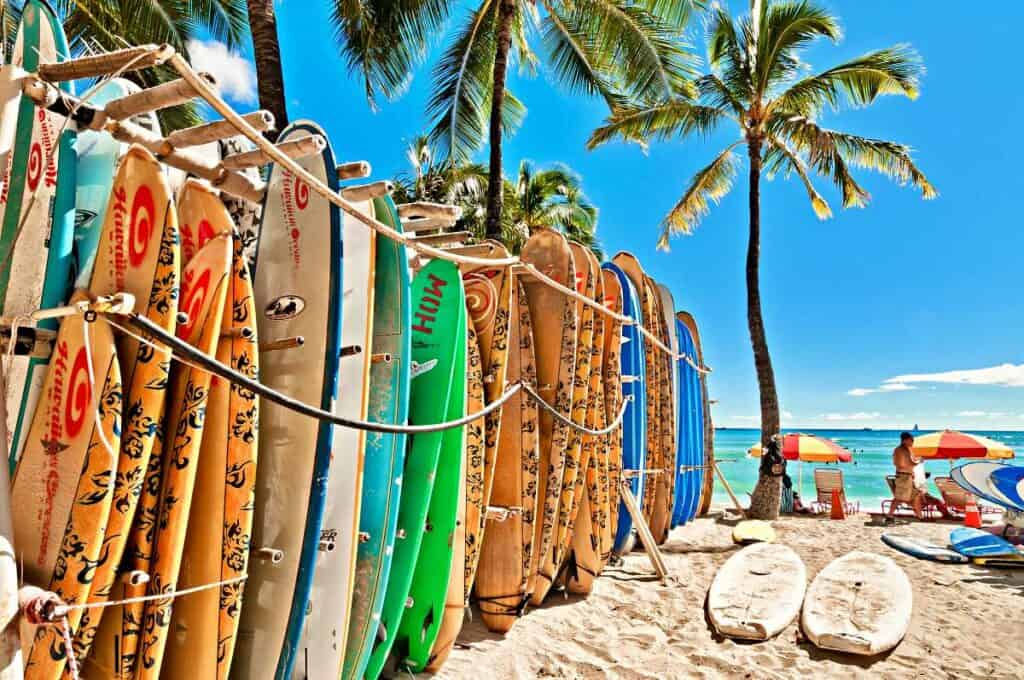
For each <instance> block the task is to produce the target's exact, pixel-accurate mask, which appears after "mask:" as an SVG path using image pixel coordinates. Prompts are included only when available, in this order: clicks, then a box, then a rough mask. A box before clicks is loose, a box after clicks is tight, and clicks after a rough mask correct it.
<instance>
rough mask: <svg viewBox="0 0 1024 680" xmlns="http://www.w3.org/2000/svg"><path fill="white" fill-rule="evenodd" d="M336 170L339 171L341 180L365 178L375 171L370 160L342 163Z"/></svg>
mask: <svg viewBox="0 0 1024 680" xmlns="http://www.w3.org/2000/svg"><path fill="white" fill-rule="evenodd" d="M334 170H335V172H337V173H338V179H340V180H346V179H363V178H364V177H369V176H370V173H371V172H372V171H373V169H372V166H371V165H370V163H369V161H351V162H348V163H341V164H339V165H338V166H337V167H335V169H334Z"/></svg>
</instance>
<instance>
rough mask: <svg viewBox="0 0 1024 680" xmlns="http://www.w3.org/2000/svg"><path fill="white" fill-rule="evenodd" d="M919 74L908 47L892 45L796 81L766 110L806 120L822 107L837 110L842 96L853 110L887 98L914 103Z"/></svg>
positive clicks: (918, 61) (915, 56)
mask: <svg viewBox="0 0 1024 680" xmlns="http://www.w3.org/2000/svg"><path fill="white" fill-rule="evenodd" d="M923 73H924V67H923V66H922V65H921V59H920V57H919V56H918V54H917V52H915V51H914V50H913V49H912V48H911V47H910V46H909V45H896V46H894V47H889V48H886V49H883V50H877V51H875V52H869V53H867V54H864V55H862V56H860V57H857V58H856V59H852V60H850V61H848V62H846V63H844V64H840V65H838V66H835V67H833V68H830V69H828V70H827V71H823V72H821V73H819V74H817V75H814V76H810V77H807V78H803V79H801V80H799V81H797V82H796V83H794V84H793V85H792V86H790V88H789V89H788V90H786V91H785V92H783V93H782V94H781V95H779V96H778V98H776V99H775V100H774V101H773V102H772V103H771V104H770V105H769V109H778V110H779V111H783V112H786V113H789V114H793V115H798V116H807V117H810V116H814V115H815V114H816V113H817V112H819V111H820V110H821V109H823V108H824V107H825V106H826V105H827V106H831V107H832V108H833V109H837V108H838V107H839V104H840V97H841V95H843V94H845V95H846V98H847V99H848V100H849V102H850V103H851V104H852V105H854V106H867V105H868V104H871V103H872V102H874V101H875V99H877V98H878V97H879V96H881V95H889V94H898V95H904V96H906V97H908V98H910V99H916V98H917V95H918V91H919V89H918V88H919V84H920V77H921V75H922V74H923Z"/></svg>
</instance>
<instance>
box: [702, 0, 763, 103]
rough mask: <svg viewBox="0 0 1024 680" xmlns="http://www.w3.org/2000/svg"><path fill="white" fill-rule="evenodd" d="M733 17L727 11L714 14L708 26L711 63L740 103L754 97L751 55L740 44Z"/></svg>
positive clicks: (721, 9) (718, 8)
mask: <svg viewBox="0 0 1024 680" xmlns="http://www.w3.org/2000/svg"><path fill="white" fill-rule="evenodd" d="M740 33H741V32H740V31H737V30H736V25H735V24H734V23H733V20H732V17H731V16H729V12H728V10H727V9H726V8H724V7H721V6H719V7H716V8H715V9H713V10H711V13H710V17H709V22H708V63H709V64H710V65H711V68H712V69H713V70H714V71H715V72H716V73H717V74H718V75H719V76H720V78H721V80H722V82H723V83H724V84H725V86H726V88H727V89H728V90H729V91H730V92H732V93H733V96H734V97H735V98H736V99H738V100H739V101H749V100H750V99H751V96H752V95H753V75H752V73H751V64H750V53H749V50H747V49H746V47H745V43H741V37H740Z"/></svg>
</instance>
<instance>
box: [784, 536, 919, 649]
mask: <svg viewBox="0 0 1024 680" xmlns="http://www.w3.org/2000/svg"><path fill="white" fill-rule="evenodd" d="M913 600H914V593H913V589H912V588H911V586H910V579H908V578H907V574H906V572H904V571H903V570H902V569H900V568H899V566H897V565H896V563H895V562H893V561H892V560H891V559H889V558H888V557H885V556H883V555H878V554H875V553H867V552H863V551H860V550H854V551H853V552H849V553H847V554H845V555H843V556H842V557H840V558H838V559H835V560H833V561H832V562H829V564H828V565H827V566H825V568H824V569H822V570H821V571H820V572H818V575H817V576H815V577H814V580H813V581H812V582H811V585H810V587H809V588H808V589H807V595H806V597H804V606H803V612H802V614H801V623H802V624H803V630H804V635H805V636H807V639H808V640H810V641H811V643H812V644H814V645H815V646H817V647H821V648H822V649H831V650H834V651H837V652H846V653H847V654H859V655H862V656H874V655H876V654H881V653H882V652H886V651H888V650H890V649H892V648H893V647H895V646H896V645H898V644H899V643H900V640H902V639H903V636H904V635H905V634H906V632H907V627H908V626H909V625H910V615H911V612H912V610H913Z"/></svg>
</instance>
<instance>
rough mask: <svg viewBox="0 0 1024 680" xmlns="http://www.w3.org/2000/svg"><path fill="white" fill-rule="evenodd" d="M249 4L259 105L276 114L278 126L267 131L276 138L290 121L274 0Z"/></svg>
mask: <svg viewBox="0 0 1024 680" xmlns="http://www.w3.org/2000/svg"><path fill="white" fill-rule="evenodd" d="M246 5H247V8H248V10H249V32H250V33H251V34H252V53H253V60H254V61H255V62H256V78H257V81H258V83H259V85H258V88H259V97H260V108H263V109H266V110H267V111H270V112H271V113H272V114H274V122H275V124H276V130H269V131H267V132H265V133H264V135H265V136H266V137H267V139H269V140H270V141H272V142H273V141H276V140H277V135H278V133H279V132H280V131H281V130H283V129H284V128H285V127H286V126H287V125H288V110H287V108H285V103H286V101H287V100H286V99H285V96H284V76H283V75H282V73H281V46H280V45H279V44H278V42H277V16H276V15H275V14H274V0H246Z"/></svg>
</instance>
